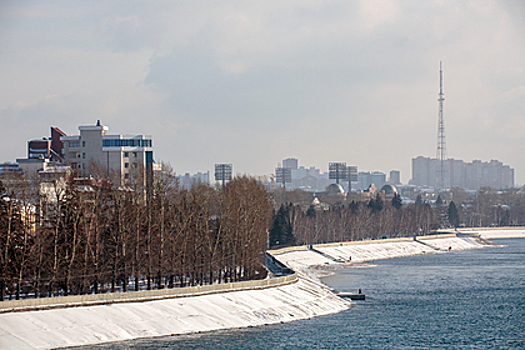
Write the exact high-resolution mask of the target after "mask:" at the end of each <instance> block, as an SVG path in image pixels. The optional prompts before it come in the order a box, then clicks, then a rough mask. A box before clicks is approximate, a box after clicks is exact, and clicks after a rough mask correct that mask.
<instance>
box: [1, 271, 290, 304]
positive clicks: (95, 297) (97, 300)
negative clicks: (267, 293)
mask: <svg viewBox="0 0 525 350" xmlns="http://www.w3.org/2000/svg"><path fill="white" fill-rule="evenodd" d="M290 271H291V270H290ZM297 281H298V278H297V274H296V273H295V272H293V271H291V273H289V274H286V275H284V276H280V277H275V278H267V279H263V280H253V281H241V282H232V283H223V284H212V285H204V286H193V287H182V288H169V289H158V290H147V291H135V292H124V293H106V294H89V295H71V296H62V297H51V298H38V299H24V300H7V301H2V302H0V313H6V312H17V311H33V310H48V309H59V308H68V307H79V306H93V305H106V304H116V303H130V302H145V301H153V300H161V299H173V298H186V297H193V296H200V295H207V294H218V293H228V292H236V291H244V290H256V289H266V288H275V287H281V286H285V285H288V284H292V283H295V282H297Z"/></svg>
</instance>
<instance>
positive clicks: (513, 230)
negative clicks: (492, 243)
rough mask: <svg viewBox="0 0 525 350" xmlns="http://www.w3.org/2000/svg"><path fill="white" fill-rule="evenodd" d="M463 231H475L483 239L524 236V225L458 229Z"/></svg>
mask: <svg viewBox="0 0 525 350" xmlns="http://www.w3.org/2000/svg"><path fill="white" fill-rule="evenodd" d="M459 231H460V232H463V233H477V234H479V235H480V237H482V238H485V239H499V238H525V227H490V228H488V227H487V228H466V229H460V230H459Z"/></svg>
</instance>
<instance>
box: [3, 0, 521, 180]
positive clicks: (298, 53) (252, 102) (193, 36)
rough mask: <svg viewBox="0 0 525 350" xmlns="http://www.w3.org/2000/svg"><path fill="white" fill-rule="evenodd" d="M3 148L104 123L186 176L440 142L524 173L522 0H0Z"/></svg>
mask: <svg viewBox="0 0 525 350" xmlns="http://www.w3.org/2000/svg"><path fill="white" fill-rule="evenodd" d="M0 41H1V44H2V45H1V47H2V48H1V49H0V80H1V81H2V83H1V84H0V162H5V161H15V159H16V158H22V157H24V156H25V155H26V153H27V149H26V142H27V140H31V139H37V138H40V137H42V136H46V135H47V134H48V130H49V127H50V126H57V127H59V128H60V129H61V130H63V131H64V132H65V133H67V134H69V135H72V134H75V133H76V132H77V127H78V125H91V124H93V123H94V122H95V121H96V120H101V122H102V123H104V125H110V127H111V130H110V132H111V131H116V132H119V133H129V134H143V135H152V136H153V138H154V140H155V145H154V147H155V159H156V161H166V162H169V163H170V164H171V165H172V167H173V168H174V170H175V172H176V173H177V174H179V175H183V174H185V173H187V172H189V173H197V172H199V171H200V172H203V171H204V172H205V171H212V169H213V166H214V164H215V163H232V164H234V172H235V173H241V174H242V173H248V174H258V175H265V174H271V173H273V172H274V169H275V167H276V165H277V163H278V162H280V161H282V160H283V159H286V158H287V157H295V158H298V159H299V160H300V161H301V164H304V165H305V166H306V167H308V166H317V167H319V168H320V169H321V170H323V171H327V170H328V163H329V162H332V161H342V162H346V163H347V164H352V165H357V166H358V167H359V169H360V170H361V169H363V170H367V171H376V170H378V171H382V172H385V173H387V174H388V172H389V171H390V170H392V169H396V170H399V171H400V174H401V179H400V181H401V182H403V183H406V182H408V180H409V179H410V177H411V159H412V158H415V157H417V156H419V155H422V156H424V157H434V155H435V154H436V138H437V126H438V101H437V99H438V93H439V74H438V70H439V62H440V61H442V62H443V69H444V84H445V95H446V102H445V107H444V119H445V125H446V142H447V153H448V157H449V158H454V159H463V160H464V161H466V162H471V161H473V160H481V161H483V162H489V161H491V160H492V159H497V160H499V161H501V162H503V163H504V164H508V165H510V166H511V167H512V168H514V169H515V173H516V179H515V181H516V184H518V185H522V184H524V183H525V158H523V157H522V155H521V150H523V149H525V115H524V114H525V61H524V60H523V57H525V3H524V2H523V1H520V0H509V1H505V2H499V1H496V0H480V1H476V2H467V1H461V0H444V1H443V0H439V1H438V0H435V1H432V0H431V1H425V2H412V1H405V0H398V1H395V0H361V1H352V2H342V1H335V0H334V1H301V2H294V1H292V2H282V1H273V0H269V1H266V2H264V3H252V2H234V1H228V0H226V1H223V2H220V3H199V2H186V3H175V2H171V1H163V0H154V1H150V2H147V3H143V2H131V3H130V2H126V3H122V2H119V1H116V2H106V1H92V2H82V3H79V2H65V1H59V0H52V1H47V2H43V1H33V2H19V1H12V0H6V1H3V2H2V3H1V4H0Z"/></svg>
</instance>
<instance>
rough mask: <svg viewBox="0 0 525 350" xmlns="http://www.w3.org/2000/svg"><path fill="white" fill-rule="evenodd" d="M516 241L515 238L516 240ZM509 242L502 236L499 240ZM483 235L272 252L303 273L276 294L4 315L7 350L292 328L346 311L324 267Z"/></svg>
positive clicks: (432, 250)
mask: <svg viewBox="0 0 525 350" xmlns="http://www.w3.org/2000/svg"><path fill="white" fill-rule="evenodd" d="M512 234H516V233H515V232H514V233H509V236H511V235H512ZM502 235H503V233H502V232H500V237H501V236H502ZM479 236H480V234H479V232H478V233H470V234H467V233H464V234H459V235H457V234H452V233H451V234H445V235H440V236H426V237H416V240H414V239H413V238H402V239H391V240H378V241H363V242H344V243H336V244H325V245H314V246H308V247H307V246H304V247H291V248H286V249H281V250H278V251H270V252H269V253H271V254H272V255H273V256H274V257H275V258H276V259H277V260H279V261H280V262H282V263H284V264H285V265H287V266H289V267H291V268H292V269H294V270H295V271H296V272H297V273H298V276H299V277H298V279H297V281H296V282H295V283H291V284H287V285H282V286H278V287H272V288H266V289H257V290H244V291H233V292H225V293H217V294H208V295H200V296H186V297H183V298H171V299H163V300H154V301H143V302H133V303H131V302H121V303H117V304H106V305H92V306H81V307H72V308H64V309H52V310H39V311H25V312H11V313H4V314H0V348H1V349H50V348H59V347H69V346H79V345H87V344H99V343H104V342H113V341H122V340H129V339H136V338H143V337H156V336H166V335H176V334H187V333H195V332H206V331H211V330H218V329H228V328H240V327H250V326H259V325H264V324H273V323H281V322H290V321H295V320H299V319H306V318H311V317H316V316H321V315H327V314H331V313H337V312H340V311H343V310H345V309H348V308H349V307H350V305H351V303H350V302H348V301H346V300H343V299H341V298H339V297H337V296H336V295H335V294H334V293H332V291H331V290H330V289H329V288H328V287H326V286H324V285H323V284H322V283H320V282H319V280H318V278H317V277H318V272H319V267H321V268H327V267H341V268H344V267H345V266H349V265H352V264H359V263H362V262H366V261H372V260H380V259H389V258H394V257H402V256H408V255H419V254H441V253H447V252H449V251H450V250H452V251H456V250H464V249H475V248H482V247H485V246H488V245H491V244H492V243H491V242H488V241H485V240H483V239H482V238H480V237H479Z"/></svg>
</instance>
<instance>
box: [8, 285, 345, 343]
mask: <svg viewBox="0 0 525 350" xmlns="http://www.w3.org/2000/svg"><path fill="white" fill-rule="evenodd" d="M349 307H350V303H349V302H348V301H346V300H343V299H341V298H339V297H337V296H336V295H334V294H333V293H332V292H331V291H330V290H329V289H328V288H325V287H324V286H322V285H319V284H317V283H313V282H311V281H308V280H305V279H301V278H299V279H297V280H296V282H295V283H291V284H286V285H283V286H279V287H273V288H266V289H258V290H244V291H233V292H226V293H217V294H208V295H200V296H190V297H183V298H175V299H174V298H171V299H163V300H155V301H145V302H127V303H117V304H115V303H114V304H107V305H94V306H81V307H70V308H61V309H51V310H38V311H24V312H10V313H4V314H0V349H4V350H6V349H13V350H15V349H16V350H25V349H54V348H62V347H70V346H81V345H88V344H99V343H105V342H114V341H123V340H129V339H136V338H144V337H158V336H167V335H176V334H188V333H197V332H207V331H212V330H218V329H228V328H240V327H252V326H260V325H265V324H274V323H281V322H290V321H296V320H300V319H306V318H311V317H316V316H321V315H326V314H330V313H336V312H340V311H342V310H346V309H348V308H349Z"/></svg>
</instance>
